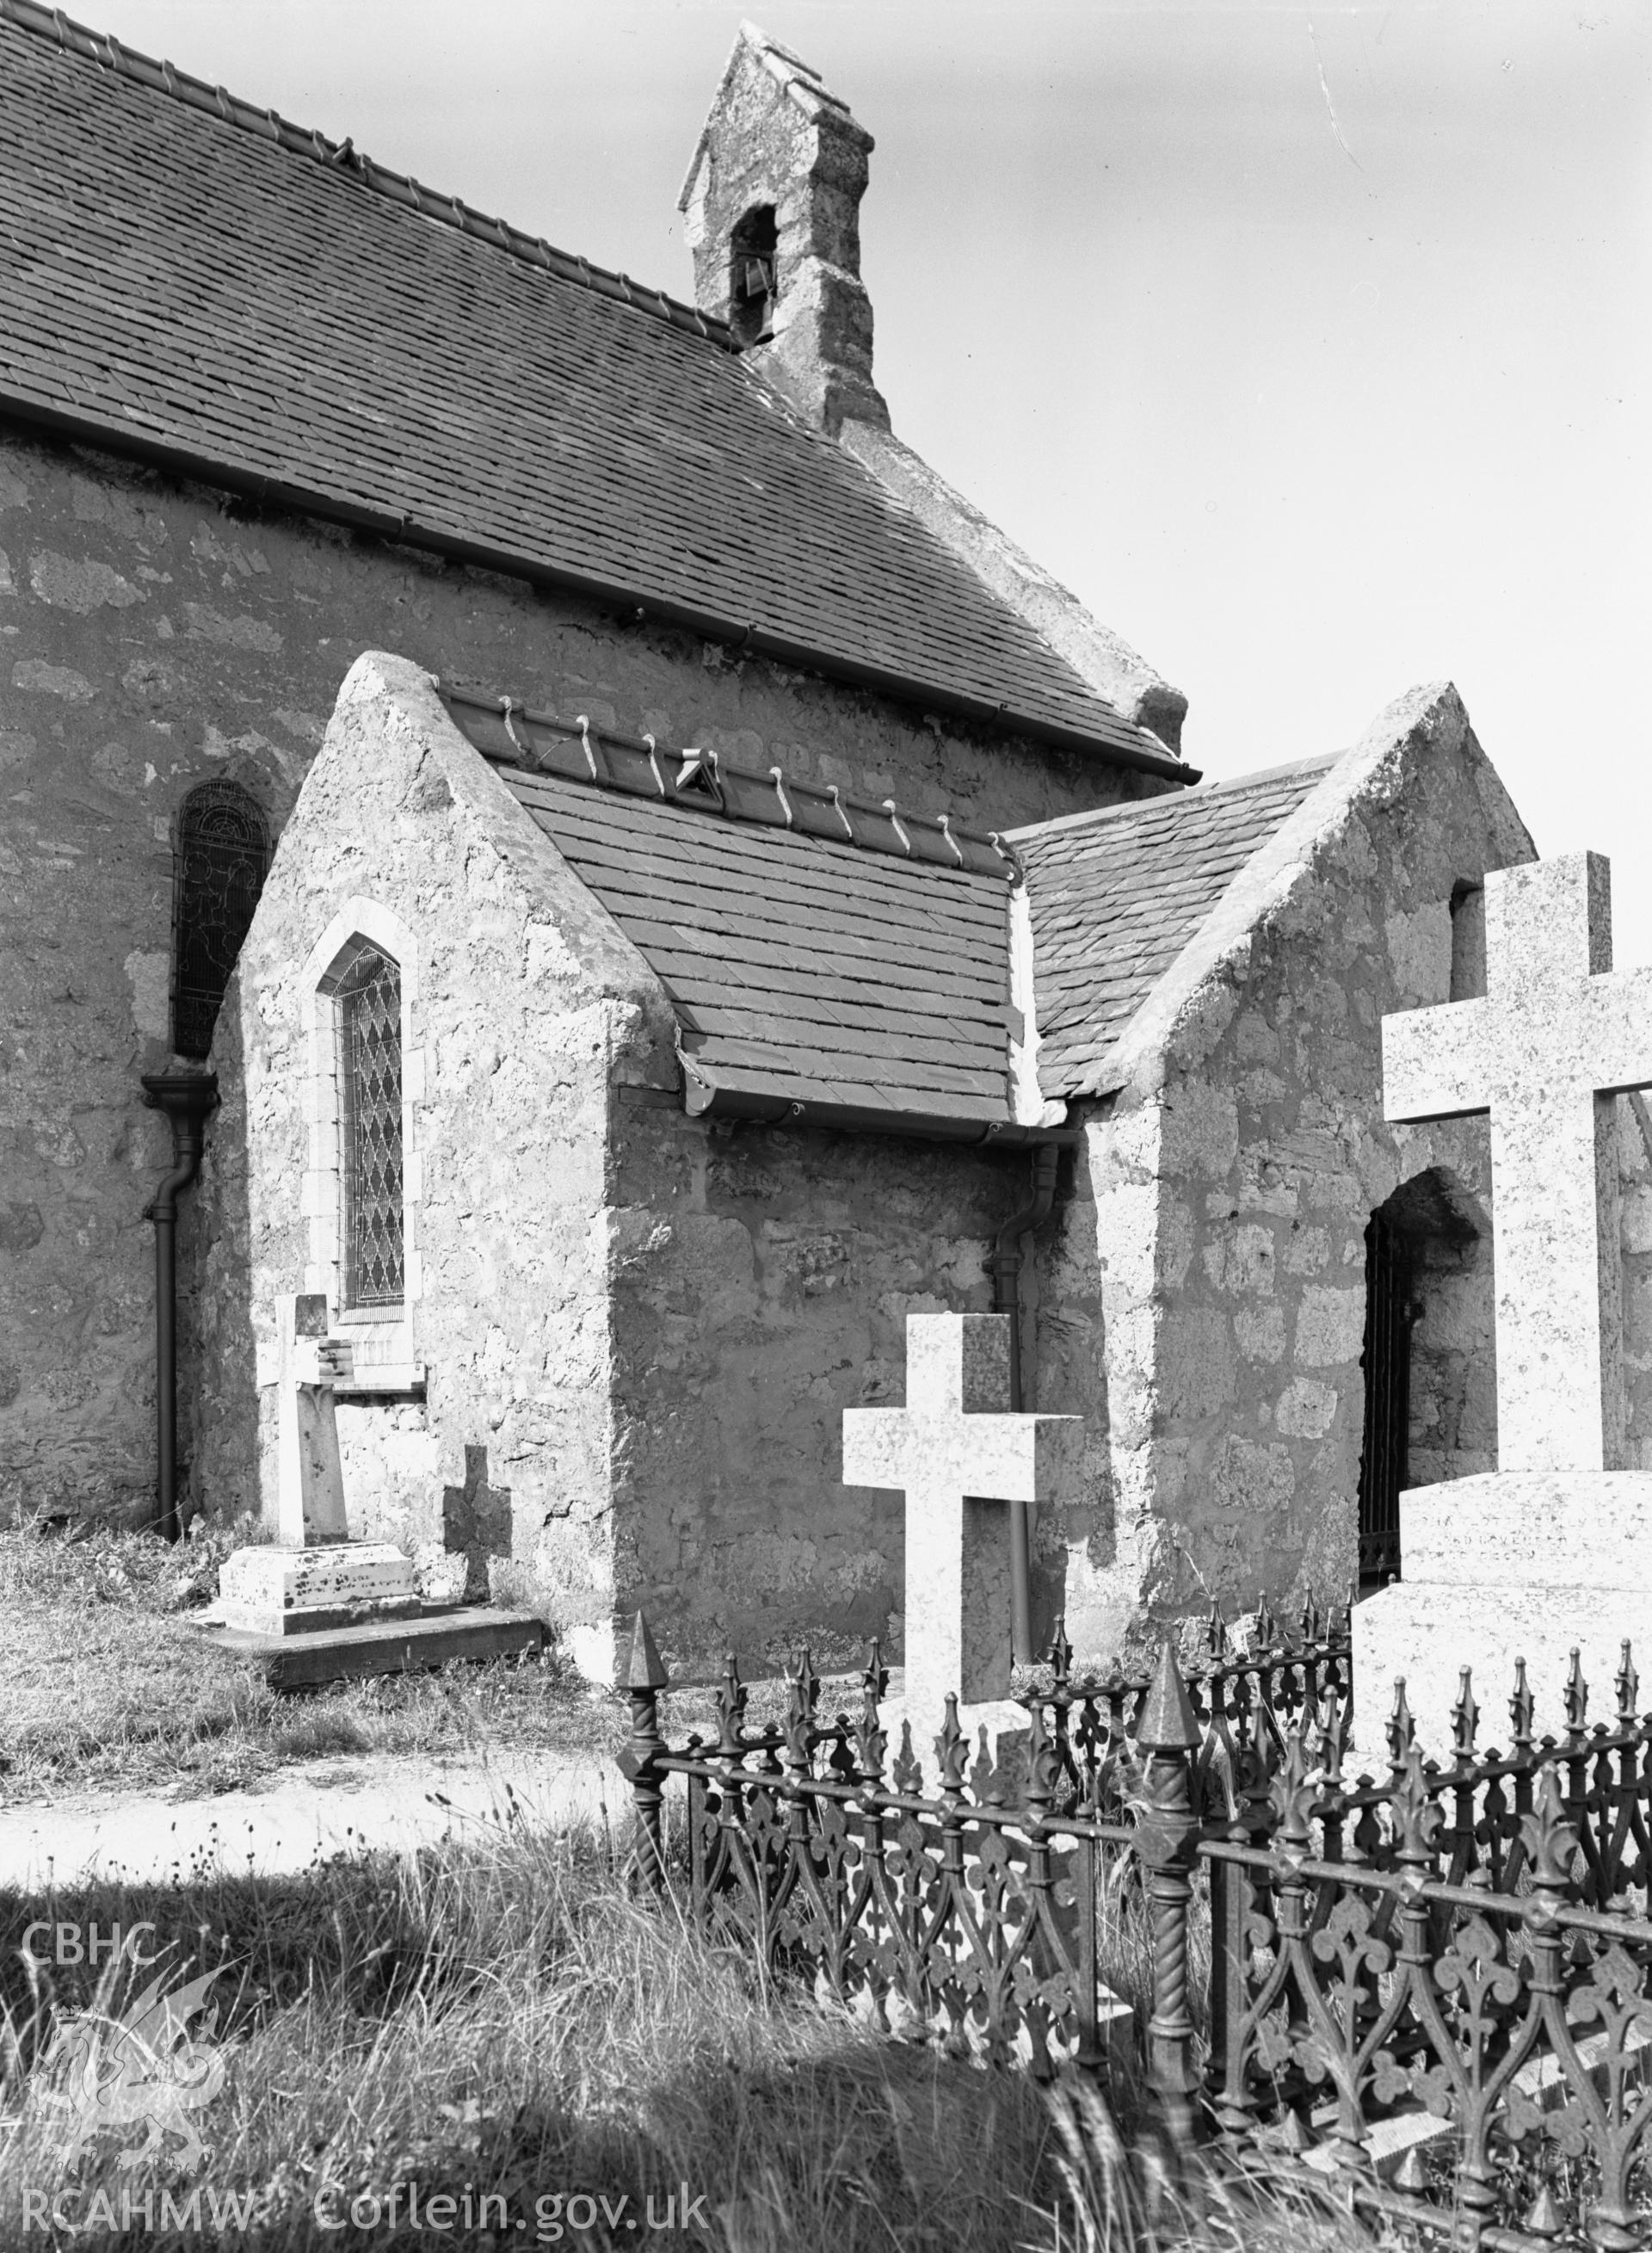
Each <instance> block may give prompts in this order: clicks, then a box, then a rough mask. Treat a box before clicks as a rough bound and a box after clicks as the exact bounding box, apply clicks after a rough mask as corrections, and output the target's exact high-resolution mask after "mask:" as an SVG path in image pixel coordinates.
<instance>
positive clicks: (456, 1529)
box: [442, 1443, 511, 1604]
mask: <svg viewBox="0 0 1652 2253" xmlns="http://www.w3.org/2000/svg"><path fill="white" fill-rule="evenodd" d="M442 1538H443V1545H445V1547H446V1548H447V1549H448V1550H449V1551H450V1552H451V1553H452V1554H453V1555H455V1556H458V1557H463V1558H464V1596H463V1601H464V1602H465V1603H467V1604H484V1603H486V1602H487V1601H488V1598H489V1595H490V1594H491V1583H490V1581H489V1580H488V1559H489V1558H490V1557H508V1556H509V1555H510V1553H511V1489H510V1488H509V1487H508V1486H500V1487H495V1486H490V1485H489V1484H488V1451H487V1449H486V1448H485V1447H472V1446H471V1445H469V1444H468V1443H467V1445H466V1447H465V1450H464V1485H463V1486H449V1487H443V1489H442Z"/></svg>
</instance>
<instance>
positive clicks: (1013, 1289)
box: [987, 1142, 1061, 1666]
mask: <svg viewBox="0 0 1652 2253" xmlns="http://www.w3.org/2000/svg"><path fill="white" fill-rule="evenodd" d="M1060 1159H1061V1152H1060V1149H1059V1148H1058V1147H1056V1144H1055V1143H1053V1142H1042V1143H1040V1144H1039V1145H1038V1146H1037V1147H1035V1150H1034V1152H1033V1180H1032V1194H1031V1195H1030V1196H1028V1200H1027V1202H1026V1203H1025V1204H1023V1205H1020V1206H1018V1207H1017V1208H1016V1210H1014V1212H1013V1213H1011V1215H1010V1217H1009V1218H1008V1219H1007V1221H1006V1222H1005V1223H1004V1225H1003V1226H1002V1227H1001V1228H1000V1230H999V1231H998V1236H997V1238H996V1240H995V1242H994V1243H993V1256H992V1258H991V1259H990V1260H989V1261H988V1262H987V1265H988V1266H989V1267H990V1268H991V1269H992V1274H993V1312H994V1313H995V1314H1000V1315H1008V1316H1009V1405H1010V1407H1011V1408H1012V1410H1014V1411H1015V1412H1020V1410H1021V1408H1022V1407H1023V1406H1025V1405H1026V1404H1025V1401H1024V1399H1023V1386H1022V1383H1021V1268H1022V1266H1024V1264H1025V1254H1024V1253H1023V1252H1022V1250H1021V1245H1022V1243H1023V1241H1024V1239H1025V1238H1027V1237H1028V1236H1030V1235H1031V1234H1032V1233H1033V1232H1034V1231H1035V1230H1036V1229H1039V1228H1042V1226H1043V1224H1044V1223H1045V1221H1047V1220H1048V1219H1049V1209H1050V1206H1051V1205H1052V1204H1053V1203H1055V1199H1056V1166H1057V1164H1058V1163H1059V1162H1060ZM1028 1548H1029V1543H1028V1531H1027V1504H1026V1503H1024V1502H1012V1503H1010V1506H1009V1596H1010V1609H1011V1613H1012V1615H1013V1622H1014V1623H1013V1629H1012V1647H1013V1649H1014V1656H1015V1657H1016V1659H1017V1661H1018V1662H1019V1663H1020V1664H1021V1665H1023V1666H1029V1665H1030V1664H1032V1658H1033V1612H1032V1598H1031V1594H1030V1591H1029V1586H1028V1581H1029V1573H1028Z"/></svg>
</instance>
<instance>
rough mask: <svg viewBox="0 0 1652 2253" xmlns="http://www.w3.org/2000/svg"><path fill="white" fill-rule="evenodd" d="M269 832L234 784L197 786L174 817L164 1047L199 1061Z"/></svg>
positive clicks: (263, 865) (263, 863)
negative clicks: (168, 1034)
mask: <svg viewBox="0 0 1652 2253" xmlns="http://www.w3.org/2000/svg"><path fill="white" fill-rule="evenodd" d="M268 866H269V831H268V828H267V827H265V823H264V817H263V815H262V814H261V813H260V812H259V810H258V806H257V803H256V801H255V800H254V799H253V798H252V797H250V796H249V794H248V793H247V792H246V791H244V790H242V789H241V787H240V785H239V784H238V783H233V782H217V781H214V782H204V783H202V784H201V785H200V786H199V789H196V790H192V791H191V792H190V794H189V796H188V797H187V798H186V799H185V800H184V803H183V805H182V806H181V807H180V808H179V810H178V854H177V859H176V861H174V864H173V879H172V1046H173V1048H174V1050H176V1051H177V1053H178V1055H179V1056H186V1057H204V1056H206V1054H207V1053H208V1051H209V1050H210V1049H211V1048H212V1045H213V1025H214V1024H215V1023H216V1022H217V1019H218V1010H219V1004H220V1002H221V1001H223V998H224V988H225V987H226V986H227V985H228V983H229V976H230V973H231V971H233V970H234V967H235V957H236V956H237V955H238V954H239V953H240V943H241V941H242V939H244V938H246V936H247V925H248V924H250V923H251V921H252V919H253V910H254V908H255V907H256V906H257V905H258V895H259V893H260V892H261V890H262V889H263V887H264V872H265V870H266V869H267V868H268Z"/></svg>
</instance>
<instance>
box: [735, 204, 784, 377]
mask: <svg viewBox="0 0 1652 2253" xmlns="http://www.w3.org/2000/svg"><path fill="white" fill-rule="evenodd" d="M778 240H779V237H778V230H777V227H776V223H775V208H774V206H773V205H772V204H758V205H756V206H755V207H754V208H753V209H752V210H750V211H749V212H748V213H746V215H745V217H744V218H743V219H742V220H738V221H736V223H735V229H734V232H733V234H731V235H730V236H729V238H728V321H729V326H730V327H731V328H732V329H733V330H734V332H735V336H736V337H737V338H738V339H739V340H740V342H741V343H742V345H755V344H758V343H760V342H761V341H762V340H763V338H764V337H766V336H767V335H768V334H769V331H770V325H771V322H772V317H773V312H774V299H775V252H776V248H777V243H778Z"/></svg>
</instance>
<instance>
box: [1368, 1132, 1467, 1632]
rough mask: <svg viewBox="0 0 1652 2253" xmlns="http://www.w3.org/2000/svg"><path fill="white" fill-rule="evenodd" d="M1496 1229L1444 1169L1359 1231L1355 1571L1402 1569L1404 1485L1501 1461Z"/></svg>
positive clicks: (1401, 1192)
mask: <svg viewBox="0 0 1652 2253" xmlns="http://www.w3.org/2000/svg"><path fill="white" fill-rule="evenodd" d="M1494 1350H1495V1349H1494V1308H1493V1294H1492V1275H1491V1237H1490V1230H1489V1227H1488V1224H1487V1222H1486V1218H1485V1215H1484V1213H1483V1211H1482V1210H1481V1208H1480V1205H1479V1203H1478V1200H1477V1199H1475V1198H1474V1196H1472V1195H1471V1194H1470V1193H1469V1192H1468V1191H1467V1190H1466V1189H1464V1188H1463V1187H1462V1185H1461V1184H1460V1182H1458V1181H1456V1179H1455V1178H1454V1177H1453V1175H1451V1174H1449V1173H1448V1172H1447V1171H1446V1169H1445V1168H1440V1167H1435V1168H1430V1170H1429V1171H1428V1172H1426V1173H1424V1174H1418V1175H1416V1176H1415V1178H1414V1179H1412V1180H1411V1181H1409V1182H1403V1183H1402V1184H1401V1186H1400V1187H1399V1188H1398V1189H1396V1190H1395V1192H1394V1194H1393V1196H1391V1197H1390V1198H1388V1199H1387V1201H1386V1202H1385V1203H1383V1204H1381V1205H1379V1206H1378V1207H1377V1210H1376V1211H1375V1212H1374V1213H1373V1214H1372V1215H1371V1217H1370V1223H1369V1224H1368V1225H1367V1227H1366V1231H1365V1346H1364V1352H1363V1358H1362V1367H1363V1372H1364V1380H1365V1425H1364V1435H1363V1445H1362V1447H1361V1450H1360V1476H1359V1575H1360V1586H1361V1587H1362V1588H1375V1587H1382V1586H1384V1583H1385V1582H1386V1581H1388V1580H1391V1579H1392V1578H1394V1577H1396V1576H1397V1575H1398V1573H1399V1572H1400V1570H1401V1557H1400V1501H1399V1498H1400V1496H1401V1494H1402V1492H1403V1491H1404V1490H1405V1488H1406V1487H1408V1486H1421V1485H1425V1484H1432V1482H1436V1481H1438V1480H1441V1479H1449V1478H1463V1477H1467V1475H1468V1474H1469V1473H1470V1472H1472V1471H1480V1470H1489V1469H1492V1468H1495V1464H1496V1460H1497V1408H1496V1366H1495V1359H1494Z"/></svg>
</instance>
